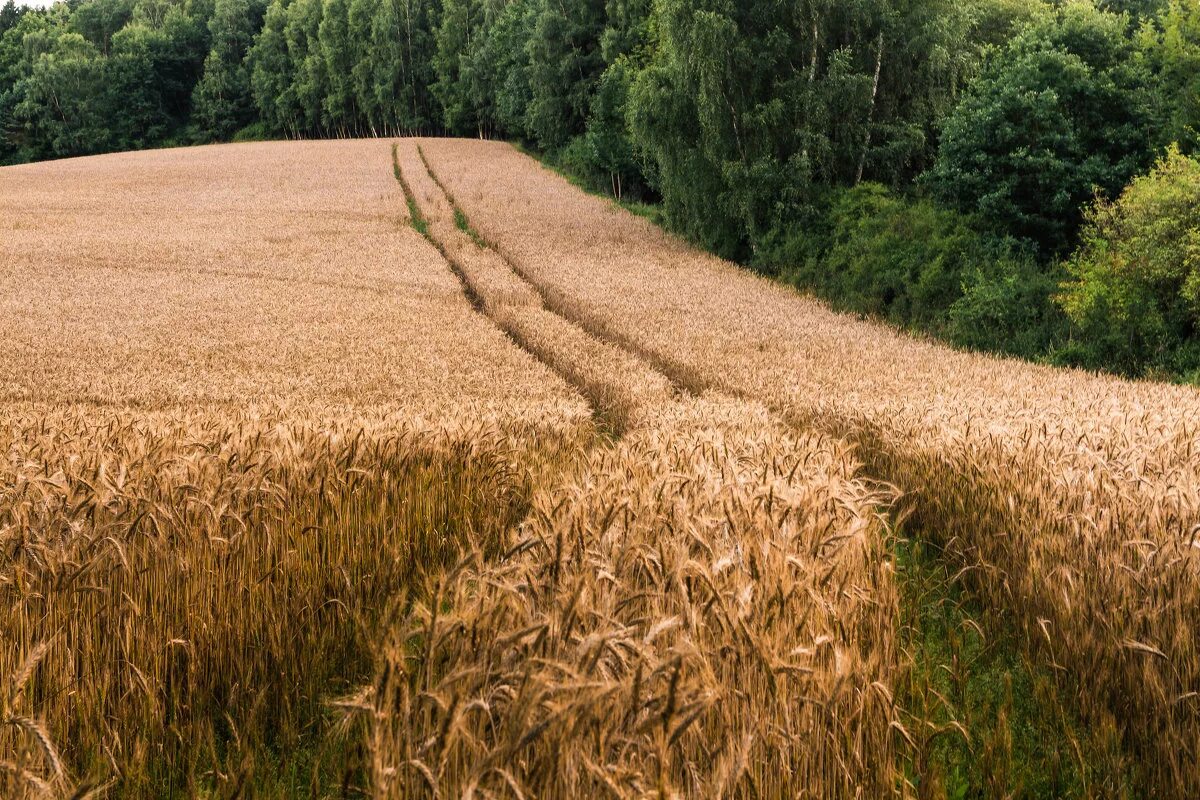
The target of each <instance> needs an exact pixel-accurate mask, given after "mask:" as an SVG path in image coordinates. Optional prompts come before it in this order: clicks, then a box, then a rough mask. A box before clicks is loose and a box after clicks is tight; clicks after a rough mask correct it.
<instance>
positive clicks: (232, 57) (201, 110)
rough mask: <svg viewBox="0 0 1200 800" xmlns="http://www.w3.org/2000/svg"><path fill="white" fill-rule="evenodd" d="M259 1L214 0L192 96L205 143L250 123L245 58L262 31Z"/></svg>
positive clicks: (251, 107)
mask: <svg viewBox="0 0 1200 800" xmlns="http://www.w3.org/2000/svg"><path fill="white" fill-rule="evenodd" d="M265 11H266V8H265V6H264V5H263V3H262V2H261V0H217V2H216V5H215V7H214V10H213V16H212V20H211V21H210V22H209V25H208V29H209V33H210V35H211V37H212V50H210V51H209V54H208V57H207V58H206V59H205V60H204V77H203V78H201V79H200V83H199V84H197V86H196V90H195V93H194V95H193V110H194V115H195V122H196V125H197V127H198V129H199V130H200V132H201V135H202V136H204V137H205V138H208V139H228V138H230V137H231V136H233V134H234V133H235V132H236V131H238V130H239V129H241V128H243V127H245V126H246V125H248V124H249V123H250V122H251V121H253V119H254V99H253V96H252V95H251V93H250V69H249V67H248V66H247V63H246V55H247V54H248V53H249V51H250V47H251V45H252V44H253V43H254V37H255V35H256V34H257V33H258V31H259V30H260V29H261V28H262V22H263V15H264V13H265Z"/></svg>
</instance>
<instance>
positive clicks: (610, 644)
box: [358, 396, 897, 798]
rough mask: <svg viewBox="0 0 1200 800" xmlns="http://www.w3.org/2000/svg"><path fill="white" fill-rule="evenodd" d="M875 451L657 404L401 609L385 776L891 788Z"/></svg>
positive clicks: (381, 738) (464, 785)
mask: <svg viewBox="0 0 1200 800" xmlns="http://www.w3.org/2000/svg"><path fill="white" fill-rule="evenodd" d="M856 469H857V465H856V464H855V462H854V460H853V457H852V455H851V454H850V453H849V452H848V451H847V450H846V449H845V448H844V446H842V445H839V444H837V443H836V442H834V441H831V440H829V439H825V438H822V437H819V436H794V435H792V434H789V433H788V432H786V431H785V430H782V429H780V428H779V427H778V426H777V423H775V422H773V421H772V420H771V418H770V415H769V414H768V413H767V412H766V410H765V409H763V408H761V407H757V406H755V405H753V404H750V403H746V402H744V401H739V400H733V399H729V398H721V397H715V396H714V397H708V398H703V399H695V400H684V401H680V402H672V403H668V404H666V405H665V406H663V407H661V408H659V409H658V410H657V412H655V413H650V414H647V415H645V416H644V417H642V419H641V421H640V422H639V423H638V424H637V425H635V426H634V427H632V428H631V429H630V430H628V431H627V432H626V435H625V436H624V438H623V439H622V440H621V441H620V442H619V443H618V444H617V445H616V446H614V447H611V448H601V449H598V450H596V451H595V452H594V453H593V455H592V457H591V458H589V459H588V460H587V461H586V462H585V463H583V464H582V465H581V466H580V467H579V468H578V470H577V471H575V472H573V473H571V474H569V475H568V476H566V477H565V479H564V480H563V481H562V482H561V483H560V484H558V485H556V486H554V487H552V488H548V489H547V490H546V491H544V492H542V493H540V494H539V495H538V496H537V497H535V500H534V503H533V511H532V513H531V514H530V515H529V517H528V518H527V519H526V521H525V523H524V524H523V525H522V526H521V528H520V529H519V531H518V533H517V535H516V537H515V541H514V543H513V544H512V546H511V548H510V549H509V551H508V553H507V554H506V556H505V557H503V558H501V559H497V560H495V561H494V562H493V561H488V560H486V559H484V558H482V557H480V556H478V555H475V556H473V557H470V558H468V559H467V560H465V561H463V562H462V563H461V564H460V565H459V566H458V567H457V568H456V569H455V570H454V571H452V572H451V573H450V574H448V575H447V576H444V577H442V578H440V579H438V580H437V581H436V588H435V589H434V590H433V591H431V592H428V593H427V594H428V595H429V596H431V598H432V599H431V600H430V601H428V602H425V603H420V604H417V605H415V606H414V607H413V609H412V610H411V612H410V614H409V615H408V617H407V618H405V619H403V620H401V621H400V622H399V623H398V625H397V627H396V628H395V630H394V633H393V639H392V644H391V646H390V647H389V648H388V649H387V650H386V658H385V661H384V664H383V666H382V667H381V672H380V676H379V679H378V680H377V682H376V684H375V685H374V687H372V689H371V690H370V691H369V692H367V693H365V694H363V695H362V696H360V697H359V698H358V705H359V708H360V709H361V710H362V712H363V713H364V715H365V716H366V717H367V718H368V719H369V722H370V734H369V736H370V742H371V750H372V754H373V757H372V769H373V773H374V775H375V786H376V792H377V795H378V796H379V797H381V798H411V797H433V796H444V797H468V796H516V797H548V798H550V797H552V798H567V797H601V796H604V797H629V798H634V797H649V796H655V797H712V798H723V797H772V798H774V797H779V798H782V797H799V796H807V795H812V796H821V797H855V796H866V797H880V796H885V795H887V794H890V793H891V792H892V791H893V790H894V788H895V786H896V783H895V781H896V776H895V773H894V764H895V756H894V742H895V730H894V726H893V722H894V721H895V719H896V714H895V708H894V702H893V698H892V693H891V691H890V688H889V687H890V685H891V681H892V679H893V677H894V676H893V671H894V665H895V663H896V653H895V629H896V621H897V608H896V597H897V596H896V588H895V583H894V576H893V575H892V572H891V569H890V562H889V559H888V557H887V552H886V544H885V541H886V538H885V535H884V525H883V521H882V517H881V516H880V508H881V507H882V506H883V505H884V504H885V503H886V502H887V500H888V497H887V496H886V495H885V494H882V493H878V492H875V491H872V490H868V489H866V488H864V486H863V484H862V483H861V482H859V481H857V480H856V479H855V477H854V476H855V473H856ZM413 643H418V644H416V645H414V644H413Z"/></svg>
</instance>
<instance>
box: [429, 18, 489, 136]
mask: <svg viewBox="0 0 1200 800" xmlns="http://www.w3.org/2000/svg"><path fill="white" fill-rule="evenodd" d="M483 12H484V9H483V4H482V3H481V2H479V0H444V3H443V5H442V18H441V22H440V24H439V25H438V29H437V52H436V55H435V56H434V69H435V72H436V75H437V78H436V80H435V82H434V85H433V94H434V97H435V98H436V99H437V102H438V104H439V105H440V106H441V109H442V124H443V125H444V126H445V127H446V129H447V130H449V131H451V132H453V133H476V132H478V133H480V134H482V133H483V128H482V120H481V119H480V115H479V114H478V112H477V110H476V109H475V107H474V103H472V101H471V86H470V73H471V67H470V64H471V61H472V59H473V58H474V54H475V48H477V47H478V46H479V44H480V43H481V42H482V40H483V26H484V16H483Z"/></svg>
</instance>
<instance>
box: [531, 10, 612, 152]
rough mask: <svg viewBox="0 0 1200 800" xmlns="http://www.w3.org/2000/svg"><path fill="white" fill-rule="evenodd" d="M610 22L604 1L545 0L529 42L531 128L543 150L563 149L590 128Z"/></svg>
mask: <svg viewBox="0 0 1200 800" xmlns="http://www.w3.org/2000/svg"><path fill="white" fill-rule="evenodd" d="M604 23H605V4H604V0H553V2H552V1H551V0H539V8H538V14H537V21H536V23H535V25H534V29H533V34H532V36H530V39H529V45H528V48H529V59H530V67H529V89H530V98H529V108H528V110H527V111H526V126H527V127H528V129H529V132H530V134H531V135H532V136H533V138H534V140H535V141H536V142H537V143H538V145H539V146H541V147H542V148H545V149H548V150H553V149H557V148H559V147H562V146H564V145H565V144H566V143H567V142H568V141H570V140H571V138H572V137H573V136H575V135H577V134H579V133H582V132H583V130H584V129H585V127H586V121H587V115H588V112H589V110H590V108H591V104H592V93H593V90H594V88H595V85H596V82H597V80H598V79H599V78H600V75H601V73H603V71H604V58H603V54H602V53H601V51H600V34H601V33H602V32H603V30H604Z"/></svg>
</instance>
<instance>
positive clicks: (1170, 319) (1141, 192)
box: [1060, 148, 1200, 380]
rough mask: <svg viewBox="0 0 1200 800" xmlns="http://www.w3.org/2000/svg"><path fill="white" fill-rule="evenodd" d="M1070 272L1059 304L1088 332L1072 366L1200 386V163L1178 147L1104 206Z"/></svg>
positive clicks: (1090, 221) (1096, 211)
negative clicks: (1177, 378) (1165, 376)
mask: <svg viewBox="0 0 1200 800" xmlns="http://www.w3.org/2000/svg"><path fill="white" fill-rule="evenodd" d="M1067 270H1068V271H1069V272H1070V275H1071V279H1072V280H1071V281H1070V282H1069V283H1067V284H1065V285H1064V286H1063V292H1062V295H1061V297H1060V301H1061V303H1062V306H1063V308H1064V309H1065V311H1066V313H1067V314H1068V316H1070V318H1071V320H1072V321H1073V322H1074V323H1075V324H1076V325H1077V326H1078V328H1079V331H1080V333H1081V337H1080V338H1079V340H1078V342H1077V343H1076V345H1075V346H1074V347H1073V348H1072V350H1071V351H1070V352H1069V353H1068V357H1069V358H1071V359H1072V360H1074V361H1077V362H1078V363H1081V364H1083V365H1085V366H1091V367H1105V368H1110V369H1119V370H1121V371H1123V372H1126V373H1128V374H1130V375H1140V374H1144V373H1146V372H1147V371H1158V370H1167V371H1169V372H1172V373H1175V374H1182V375H1185V376H1190V377H1191V379H1193V380H1195V379H1196V378H1200V161H1197V160H1196V159H1193V158H1189V157H1187V156H1184V155H1182V154H1181V153H1180V152H1179V151H1178V149H1174V148H1173V149H1171V151H1170V152H1169V153H1168V154H1167V155H1166V157H1165V158H1164V159H1162V160H1161V161H1160V162H1159V163H1158V164H1157V166H1156V167H1155V168H1154V170H1153V171H1152V172H1150V173H1149V174H1148V175H1145V176H1142V177H1139V178H1137V179H1136V180H1134V181H1133V182H1132V183H1131V184H1130V185H1129V187H1128V188H1127V189H1126V190H1125V192H1124V193H1123V194H1122V195H1121V196H1120V198H1119V199H1117V200H1116V201H1115V202H1111V203H1110V202H1107V201H1104V200H1099V201H1097V203H1096V204H1095V205H1094V206H1093V207H1092V208H1091V209H1090V210H1089V211H1088V214H1087V227H1086V229H1085V230H1084V235H1083V243H1082V244H1081V245H1080V247H1079V250H1078V251H1077V252H1076V253H1075V255H1074V256H1073V257H1072V258H1071V259H1070V260H1069V261H1068V262H1067Z"/></svg>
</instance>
